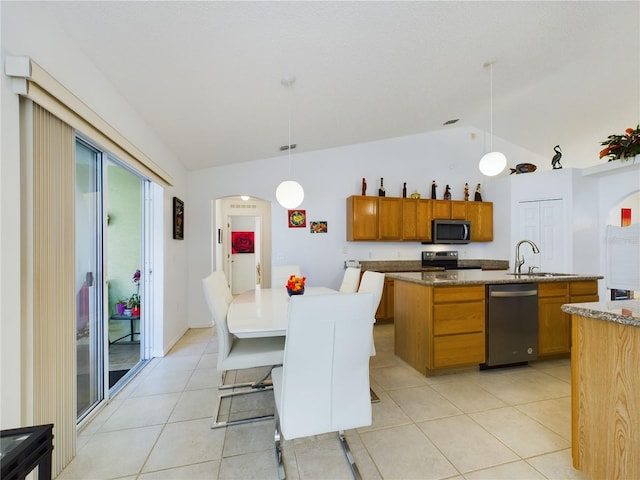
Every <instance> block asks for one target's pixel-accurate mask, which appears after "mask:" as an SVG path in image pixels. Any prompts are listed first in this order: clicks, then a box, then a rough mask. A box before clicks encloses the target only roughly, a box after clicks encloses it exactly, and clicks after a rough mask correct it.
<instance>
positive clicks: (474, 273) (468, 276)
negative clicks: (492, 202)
mask: <svg viewBox="0 0 640 480" xmlns="http://www.w3.org/2000/svg"><path fill="white" fill-rule="evenodd" d="M386 276H387V277H389V278H393V279H394V280H402V281H405V282H409V283H416V284H419V285H425V286H446V285H449V286H454V285H497V284H506V283H549V282H577V281H585V280H598V279H601V278H602V276H599V275H582V274H563V273H544V272H542V273H539V272H536V273H534V274H525V273H523V274H513V273H511V272H508V271H504V270H445V271H442V272H433V271H424V272H395V273H387V274H386Z"/></svg>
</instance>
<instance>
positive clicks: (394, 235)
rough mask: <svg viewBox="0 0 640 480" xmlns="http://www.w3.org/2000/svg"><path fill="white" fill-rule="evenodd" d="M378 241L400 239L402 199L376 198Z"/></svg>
mask: <svg viewBox="0 0 640 480" xmlns="http://www.w3.org/2000/svg"><path fill="white" fill-rule="evenodd" d="M378 239H379V240H401V239H402V198H395V197H379V198H378Z"/></svg>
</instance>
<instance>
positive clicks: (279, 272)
mask: <svg viewBox="0 0 640 480" xmlns="http://www.w3.org/2000/svg"><path fill="white" fill-rule="evenodd" d="M291 275H295V276H296V277H301V276H302V270H301V269H300V265H276V266H275V267H273V275H272V279H271V288H284V287H285V285H286V284H287V280H289V277H290V276H291Z"/></svg>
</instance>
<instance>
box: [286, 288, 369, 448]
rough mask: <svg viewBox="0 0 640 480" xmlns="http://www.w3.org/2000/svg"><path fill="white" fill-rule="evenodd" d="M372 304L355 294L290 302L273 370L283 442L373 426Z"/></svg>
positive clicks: (306, 298)
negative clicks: (280, 355) (281, 356)
mask: <svg viewBox="0 0 640 480" xmlns="http://www.w3.org/2000/svg"><path fill="white" fill-rule="evenodd" d="M372 304H373V303H372V301H371V298H370V295H359V294H356V293H352V294H343V295H337V294H328V295H304V296H296V297H291V301H290V303H289V325H288V328H287V338H286V341H285V349H284V363H283V367H282V368H281V369H274V388H275V395H276V406H277V409H278V414H279V416H280V426H281V429H282V433H283V434H284V437H285V438H286V439H287V440H290V439H293V438H298V437H304V436H309V435H317V434H321V433H327V432H335V431H340V430H346V429H350V428H357V427H363V426H366V425H371V398H370V394H369V349H370V342H371V335H372V328H373V323H372V322H371V318H372V316H373V312H372V310H371V309H372ZM276 370H278V375H277V377H276V375H275V372H276Z"/></svg>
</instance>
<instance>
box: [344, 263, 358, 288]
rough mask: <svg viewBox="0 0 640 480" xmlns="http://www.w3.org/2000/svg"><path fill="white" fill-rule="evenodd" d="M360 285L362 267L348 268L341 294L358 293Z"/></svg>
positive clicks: (345, 272)
mask: <svg viewBox="0 0 640 480" xmlns="http://www.w3.org/2000/svg"><path fill="white" fill-rule="evenodd" d="M359 283H360V267H348V268H347V269H346V270H345V271H344V277H342V285H340V293H356V292H357V291H358V284H359Z"/></svg>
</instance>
